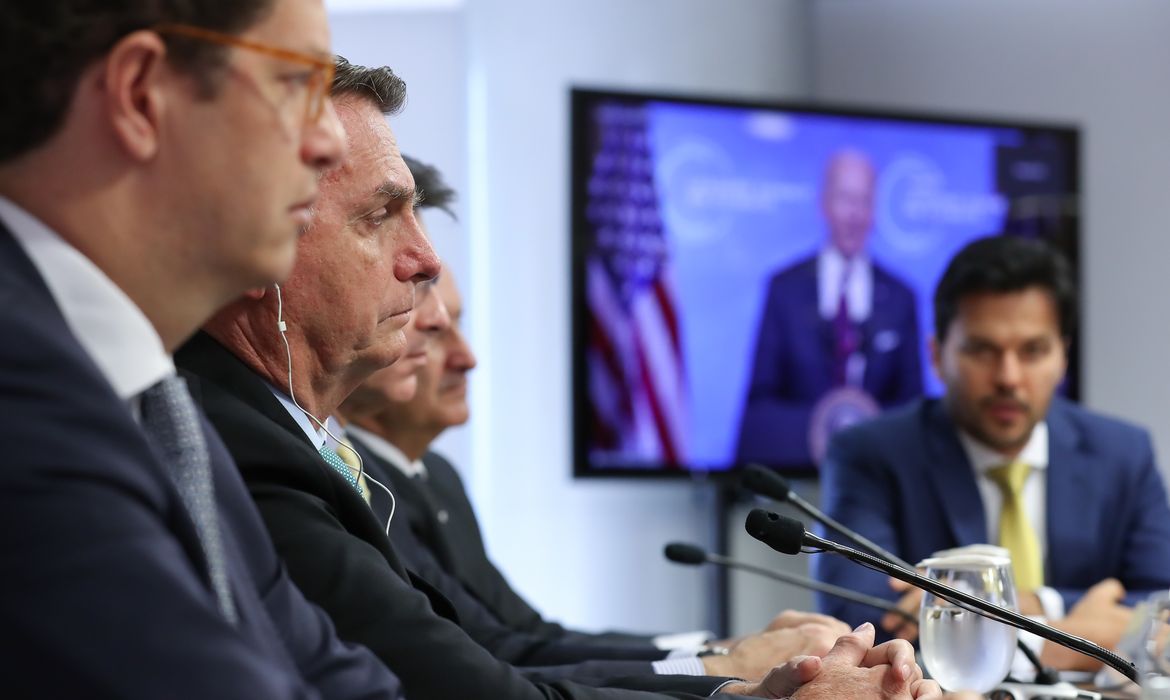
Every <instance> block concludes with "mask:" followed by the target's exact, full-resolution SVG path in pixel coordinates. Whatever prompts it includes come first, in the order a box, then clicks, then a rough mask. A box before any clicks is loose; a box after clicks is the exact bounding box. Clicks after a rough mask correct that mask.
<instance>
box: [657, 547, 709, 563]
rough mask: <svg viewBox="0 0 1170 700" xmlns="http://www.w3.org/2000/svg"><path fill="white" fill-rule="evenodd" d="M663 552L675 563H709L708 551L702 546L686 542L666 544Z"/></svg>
mask: <svg viewBox="0 0 1170 700" xmlns="http://www.w3.org/2000/svg"><path fill="white" fill-rule="evenodd" d="M662 553H663V554H665V555H666V558H667V559H669V560H671V561H672V562H674V563H675V564H690V565H692V566H694V565H698V564H706V563H707V552H705V551H704V550H703V548H702V547H699V546H697V545H693V544H687V543H685V542H671V543H670V544H668V545H666V548H665V549H663V550H662Z"/></svg>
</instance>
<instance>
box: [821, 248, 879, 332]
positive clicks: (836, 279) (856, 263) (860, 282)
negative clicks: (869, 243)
mask: <svg viewBox="0 0 1170 700" xmlns="http://www.w3.org/2000/svg"><path fill="white" fill-rule="evenodd" d="M846 266H850V269H849V278H848V279H847V280H845V284H846V285H847V289H846V290H845V305H846V306H847V307H848V308H849V318H850V320H852V321H853V322H854V323H861V322H863V321H865V320H866V319H868V318H869V316H870V314H871V313H872V312H873V263H872V262H870V259H869V256H868V255H866V254H865V253H858V254H857V255H856V256H855V257H854V258H853V260H852V261H849V260H846V259H845V256H844V255H841V251H839V250H837V249H836V248H834V247H833V246H828V247H827V248H825V249H824V250H822V251H821V252H820V255H818V256H817V308H818V309H819V310H820V313H821V318H823V319H826V320H829V321H831V320H833V319H834V318H837V309H838V307H839V306H840V304H841V283H842V278H843V276H844V274H845V269H846Z"/></svg>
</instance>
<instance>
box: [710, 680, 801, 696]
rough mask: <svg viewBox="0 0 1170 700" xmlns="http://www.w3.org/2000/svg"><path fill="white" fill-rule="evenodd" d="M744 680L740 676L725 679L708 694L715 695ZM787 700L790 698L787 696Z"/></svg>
mask: <svg viewBox="0 0 1170 700" xmlns="http://www.w3.org/2000/svg"><path fill="white" fill-rule="evenodd" d="M743 682H744V681H742V680H740V679H738V678H732V679H730V680H726V681H723V682H722V683H720V684H719V686H718V687H717V688H715V690H712V691H711V695H708V696H707V697H711V696H713V695H718V694H719V693H720V692H722V690H723V689H724V688H726V687H727V686H729V685H735V684H736V683H743ZM785 700H788V699H787V698H786V699H785Z"/></svg>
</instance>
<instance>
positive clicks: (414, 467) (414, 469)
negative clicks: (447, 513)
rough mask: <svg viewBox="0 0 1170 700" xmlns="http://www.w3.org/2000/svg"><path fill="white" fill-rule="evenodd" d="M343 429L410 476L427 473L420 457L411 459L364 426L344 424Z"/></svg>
mask: <svg viewBox="0 0 1170 700" xmlns="http://www.w3.org/2000/svg"><path fill="white" fill-rule="evenodd" d="M345 430H346V432H348V433H349V434H350V435H353V436H354V437H356V438H358V439H359V440H361V441H362V442H364V443H365V444H366V447H369V448H370V451H371V452H373V453H374V454H375V455H377V456H378V457H381V458H382V460H383V461H385V462H387V463H388V464H390V465H391V466H393V467H394V468H395V469H397V470H398V471H400V472H402V473H403V474H405V475H407V476H409V477H411V478H414V477H416V476H422V477H425V476H426V475H427V465H425V464H423V461H422V460H421V459H416V460H411V459H410V458H409V457H407V456H406V453H404V452H403V451H402V450H400V449H398V446H397V445H395V444H393V443H391V442H390V441H389V440H387V439H386V438H384V437H382V436H381V435H377V434H375V433H371V432H370V431H368V430H366V429H365V428H363V427H361V426H359V425H355V424H353V423H350V424H349V425H348V426H346V428H345Z"/></svg>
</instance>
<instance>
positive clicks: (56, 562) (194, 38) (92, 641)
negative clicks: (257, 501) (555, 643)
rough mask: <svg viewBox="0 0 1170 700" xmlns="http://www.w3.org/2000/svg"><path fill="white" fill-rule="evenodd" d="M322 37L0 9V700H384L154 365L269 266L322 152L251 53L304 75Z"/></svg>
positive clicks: (137, 9) (275, 263) (176, 382)
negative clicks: (282, 58)
mask: <svg viewBox="0 0 1170 700" xmlns="http://www.w3.org/2000/svg"><path fill="white" fill-rule="evenodd" d="M327 27H328V25H327V23H326V18H325V12H324V8H323V7H322V6H321V4H320V2H318V1H317V0H237V1H235V2H232V3H185V2H184V3H179V2H151V3H145V2H129V1H126V0H108V1H106V2H102V3H92V2H53V3H44V2H29V1H26V0H16V1H15V2H9V3H6V4H5V8H4V13H3V16H2V17H0V69H3V72H4V74H5V75H7V76H9V78H10V80H9V83H8V85H7V87H6V89H5V91H4V95H3V97H0V104H2V112H3V114H4V117H3V118H4V123H5V128H4V129H3V130H2V131H0V326H2V327H3V329H4V336H3V339H0V415H2V416H3V417H4V419H3V421H0V440H2V441H3V444H4V458H3V466H4V468H3V469H0V626H2V628H3V630H4V631H3V634H0V679H2V680H0V683H2V684H3V691H2V692H3V694H4V696H5V697H12V698H29V697H38V698H40V697H44V698H81V697H84V698H239V699H241V700H243V699H245V698H248V699H251V698H290V699H291V698H305V699H308V698H386V699H387V700H390V699H392V698H395V697H397V696H398V694H399V684H398V682H397V680H396V679H395V678H394V677H393V675H391V674H390V673H389V672H388V671H387V670H386V669H385V667H384V666H382V665H381V664H380V663H379V662H378V661H377V659H375V658H374V657H373V656H372V655H371V654H370V653H369V652H368V651H367V650H365V649H361V648H358V647H352V646H348V645H345V644H343V643H342V642H340V641H339V640H338V639H337V637H336V635H335V633H334V630H333V627H332V625H331V624H330V622H329V620H328V618H327V617H326V616H325V615H324V614H323V613H322V612H321V611H320V610H317V609H316V608H314V607H313V606H311V605H310V604H309V603H307V602H306V601H305V599H304V598H303V597H302V595H301V593H300V591H298V590H297V588H296V587H295V586H293V585H292V583H291V582H290V580H289V578H288V576H287V574H286V573H285V571H284V569H283V567H282V565H281V563H280V560H279V559H278V558H277V556H276V552H275V549H274V547H273V544H272V542H271V540H270V539H269V538H268V536H267V534H266V532H265V530H264V525H263V522H262V521H261V520H260V516H259V514H258V512H257V509H256V507H255V506H254V504H253V503H252V502H251V499H250V498H249V496H248V492H247V490H246V489H245V487H244V484H243V482H242V480H241V479H240V476H239V474H238V472H237V471H236V468H235V465H234V464H233V463H232V461H231V458H230V457H229V456H228V454H227V451H226V450H225V449H224V446H223V444H222V442H220V440H219V438H218V436H217V435H216V434H215V432H214V431H213V430H211V428H210V426H209V425H208V424H207V422H206V421H205V420H203V419H202V417H201V416H200V415H199V414H198V412H197V411H196V410H194V405H193V402H192V400H191V397H190V396H189V395H188V394H187V391H186V389H185V387H184V385H183V382H182V381H181V380H180V379H179V378H178V377H176V375H175V369H174V365H173V363H172V361H171V356H170V352H171V351H172V350H173V349H174V348H175V347H176V346H177V345H178V344H179V343H180V342H181V341H182V340H183V339H184V338H185V337H186V336H188V335H189V334H191V333H192V332H193V331H194V330H195V328H196V327H197V326H198V325H199V324H200V323H201V322H203V320H204V319H205V318H207V317H208V316H210V315H211V314H212V313H213V312H214V310H215V309H216V308H217V307H219V306H221V305H222V304H224V303H225V302H227V301H228V300H230V299H231V298H233V297H235V296H237V295H239V294H240V293H241V292H243V291H244V290H245V289H247V288H249V287H251V286H254V285H256V284H266V283H269V282H271V281H273V280H276V279H280V278H282V277H283V276H284V275H285V274H287V272H288V269H289V267H290V266H291V263H292V257H293V252H294V249H295V246H296V239H297V235H298V230H299V228H300V226H301V224H302V223H303V221H304V218H305V214H306V213H307V207H308V205H309V204H310V203H311V201H312V197H313V192H314V190H315V186H316V181H317V178H318V177H319V175H320V174H321V173H322V171H324V170H325V169H327V168H330V167H332V166H334V165H336V164H337V163H338V162H339V161H340V159H341V157H342V156H343V154H344V143H343V141H342V140H341V138H340V129H339V125H338V123H337V119H336V115H335V114H334V113H333V111H332V108H331V106H330V105H329V101H328V95H327V94H325V93H323V92H321V91H320V90H317V91H314V90H313V89H312V88H311V87H310V86H309V85H307V84H306V85H304V86H302V87H303V89H291V90H290V88H289V86H288V85H283V84H281V83H280V82H279V81H278V80H277V79H276V77H275V76H274V75H273V70H274V68H275V66H274V64H273V61H276V59H274V58H273V57H271V56H270V55H267V54H265V53H262V52H261V51H259V50H257V49H260V48H265V50H267V49H272V50H281V51H284V52H285V55H286V56H298V57H300V58H301V60H302V62H301V63H298V70H306V68H305V66H306V65H319V67H320V68H321V69H318V68H313V69H310V73H311V74H312V75H316V76H318V77H322V76H323V74H325V73H327V71H324V70H322V69H324V68H328V67H329V66H330V65H331V57H330V54H329V33H328V28H327ZM180 35H182V36H185V37H187V39H185V40H184V39H179V38H178V37H180ZM200 37H201V38H200ZM212 39H214V41H212ZM231 42H243V43H244V44H245V45H247V46H249V47H251V48H250V49H249V50H243V49H240V50H237V49H227V48H223V46H221V45H220V44H223V43H231ZM276 63H277V64H279V61H276ZM277 92H279V93H280V94H282V95H284V96H285V97H286V98H287V101H285V102H283V103H281V104H273V103H272V102H271V101H270V100H269V99H268V97H269V96H271V95H273V94H275V93H277ZM232 163H234V164H236V165H240V164H246V165H247V166H248V167H247V168H246V169H245V170H246V172H238V171H237V172H236V177H234V178H233V182H232V189H229V190H225V189H224V188H223V182H222V177H221V176H222V175H223V174H224V173H226V172H229V171H228V170H227V169H226V166H227V165H228V164H232ZM213 173H214V174H215V176H216V177H214V178H212V177H211V174H213Z"/></svg>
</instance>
